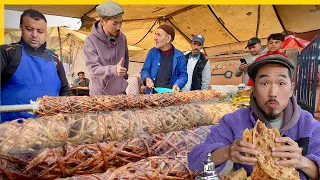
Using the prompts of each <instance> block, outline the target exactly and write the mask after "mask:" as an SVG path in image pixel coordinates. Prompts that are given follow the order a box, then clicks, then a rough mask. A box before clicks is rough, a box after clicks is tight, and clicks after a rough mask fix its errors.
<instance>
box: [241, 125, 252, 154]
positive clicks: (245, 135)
mask: <svg viewBox="0 0 320 180" xmlns="http://www.w3.org/2000/svg"><path fill="white" fill-rule="evenodd" d="M252 132H253V130H252V129H250V130H249V129H248V128H247V129H245V130H244V131H243V133H242V140H243V141H246V142H249V143H252V144H253V138H252ZM245 155H246V156H248V157H254V155H252V154H247V153H245Z"/></svg>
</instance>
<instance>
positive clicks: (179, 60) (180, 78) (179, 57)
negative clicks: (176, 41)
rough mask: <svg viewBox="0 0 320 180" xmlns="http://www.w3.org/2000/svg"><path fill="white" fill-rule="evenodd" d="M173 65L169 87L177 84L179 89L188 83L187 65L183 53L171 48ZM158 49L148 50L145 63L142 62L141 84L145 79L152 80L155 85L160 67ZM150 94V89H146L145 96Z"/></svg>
mask: <svg viewBox="0 0 320 180" xmlns="http://www.w3.org/2000/svg"><path fill="white" fill-rule="evenodd" d="M173 49H174V50H173V51H174V54H173V63H172V78H171V84H170V87H171V88H172V86H173V85H174V84H177V85H178V86H179V87H180V89H182V88H183V87H184V85H186V83H187V81H188V73H187V64H186V58H185V57H184V55H183V53H182V52H181V51H179V50H177V49H176V48H174V47H173ZM160 53H161V51H160V49H157V48H152V49H150V50H149V53H148V56H147V58H146V61H145V62H144V65H143V68H142V70H141V78H142V80H143V82H146V78H147V77H148V78H150V79H152V81H153V83H155V80H156V77H157V74H158V71H159V67H160V57H161V56H160ZM149 93H150V89H149V88H147V90H146V94H149Z"/></svg>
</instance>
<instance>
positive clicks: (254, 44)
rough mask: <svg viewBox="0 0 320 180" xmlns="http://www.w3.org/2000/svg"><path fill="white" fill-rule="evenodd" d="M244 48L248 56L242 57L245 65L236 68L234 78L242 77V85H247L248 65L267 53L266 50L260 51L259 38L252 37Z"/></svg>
mask: <svg viewBox="0 0 320 180" xmlns="http://www.w3.org/2000/svg"><path fill="white" fill-rule="evenodd" d="M246 48H248V49H249V52H250V55H249V56H246V57H244V59H245V60H246V63H242V64H240V65H239V66H238V67H237V71H236V73H235V76H236V77H240V76H241V75H242V83H244V84H247V83H248V80H249V76H248V72H247V67H248V65H250V64H251V63H252V62H253V61H254V60H255V59H256V58H257V57H259V56H261V55H263V54H265V53H266V52H267V48H265V49H262V46H261V41H260V39H259V38H256V37H253V38H251V39H250V40H249V41H248V44H247V46H246Z"/></svg>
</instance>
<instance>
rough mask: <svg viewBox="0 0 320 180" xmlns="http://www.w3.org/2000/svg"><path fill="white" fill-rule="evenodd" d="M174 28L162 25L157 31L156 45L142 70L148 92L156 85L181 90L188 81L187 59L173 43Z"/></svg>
mask: <svg viewBox="0 0 320 180" xmlns="http://www.w3.org/2000/svg"><path fill="white" fill-rule="evenodd" d="M174 37H175V32H174V29H173V28H172V27H171V26H169V25H166V24H163V25H160V26H159V27H158V28H157V30H156V33H155V37H154V40H155V43H156V44H155V47H154V48H152V49H150V50H149V53H148V56H147V58H146V60H145V63H144V65H143V68H142V70H141V78H142V80H143V82H144V83H145V84H146V86H147V90H146V93H147V94H148V93H150V92H151V89H152V88H154V87H164V88H170V89H172V90H175V91H180V89H182V88H183V87H184V86H185V84H186V83H187V81H188V74H187V65H186V59H185V57H184V55H183V53H182V52H181V51H179V50H177V49H176V48H175V47H174V46H173V45H172V41H173V40H174Z"/></svg>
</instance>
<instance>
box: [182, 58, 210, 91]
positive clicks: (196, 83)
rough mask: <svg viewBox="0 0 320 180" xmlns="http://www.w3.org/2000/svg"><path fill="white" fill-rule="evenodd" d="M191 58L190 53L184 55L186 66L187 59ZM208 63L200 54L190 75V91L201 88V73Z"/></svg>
mask: <svg viewBox="0 0 320 180" xmlns="http://www.w3.org/2000/svg"><path fill="white" fill-rule="evenodd" d="M190 56H191V52H190V53H188V54H186V55H185V57H186V60H187V64H188V60H189V57H190ZM207 62H208V59H206V58H205V56H204V55H203V54H202V53H200V59H199V60H198V62H197V64H196V66H195V67H194V70H193V74H192V83H191V87H190V91H192V90H201V86H202V71H203V69H204V67H205V66H206V64H207Z"/></svg>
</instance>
